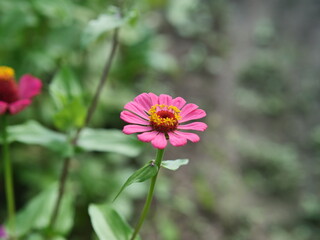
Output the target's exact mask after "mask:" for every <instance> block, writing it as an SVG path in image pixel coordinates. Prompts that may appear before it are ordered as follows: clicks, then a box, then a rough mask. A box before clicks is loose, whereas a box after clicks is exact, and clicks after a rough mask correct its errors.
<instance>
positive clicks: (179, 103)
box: [172, 97, 186, 109]
mask: <svg viewBox="0 0 320 240" xmlns="http://www.w3.org/2000/svg"><path fill="white" fill-rule="evenodd" d="M185 104H186V100H184V99H183V98H182V97H177V98H175V99H173V100H172V105H173V106H176V107H177V108H179V109H181V108H182V107H183V106H184V105H185Z"/></svg>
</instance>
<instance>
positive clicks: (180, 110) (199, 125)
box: [120, 93, 207, 149]
mask: <svg viewBox="0 0 320 240" xmlns="http://www.w3.org/2000/svg"><path fill="white" fill-rule="evenodd" d="M124 109H125V110H124V111H122V112H121V115H120V117H121V119H122V120H124V121H126V122H128V123H131V124H130V125H126V126H125V127H124V128H123V132H124V133H125V134H132V133H140V134H139V135H138V139H139V140H141V141H143V142H151V144H152V145H153V146H154V147H155V148H159V149H164V148H165V147H166V146H167V140H169V142H170V143H171V144H172V145H173V146H176V147H178V146H183V145H185V144H186V143H187V140H189V141H191V142H198V141H199V140H200V138H199V136H198V135H197V134H195V133H190V132H186V131H185V130H196V131H204V130H206V128H207V125H206V124H205V123H203V122H192V123H190V121H192V120H196V119H200V118H203V117H205V116H206V112H205V111H204V110H202V109H199V108H198V106H197V105H195V104H193V103H188V104H187V103H186V101H185V100H184V99H183V98H181V97H177V98H174V99H172V97H171V96H169V95H166V94H161V95H160V96H157V95H155V94H153V93H142V94H140V95H138V96H137V97H136V98H135V99H134V100H133V101H131V102H129V103H127V104H126V105H125V106H124Z"/></svg>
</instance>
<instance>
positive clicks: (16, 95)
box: [0, 66, 42, 115]
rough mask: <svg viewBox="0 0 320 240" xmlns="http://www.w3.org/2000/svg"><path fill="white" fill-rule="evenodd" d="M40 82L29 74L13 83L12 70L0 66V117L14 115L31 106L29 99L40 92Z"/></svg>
mask: <svg viewBox="0 0 320 240" xmlns="http://www.w3.org/2000/svg"><path fill="white" fill-rule="evenodd" d="M41 88H42V83H41V81H40V80H39V79H38V78H36V77H34V76H32V75H29V74H26V75H23V76H22V77H21V79H20V81H19V84H17V83H16V82H15V79H14V70H13V69H12V68H10V67H6V66H0V115H2V114H5V113H10V114H16V113H18V112H20V111H22V110H23V109H25V108H26V107H27V106H29V105H30V104H31V102H32V101H31V98H32V97H34V96H36V95H38V94H39V93H40V92H41Z"/></svg>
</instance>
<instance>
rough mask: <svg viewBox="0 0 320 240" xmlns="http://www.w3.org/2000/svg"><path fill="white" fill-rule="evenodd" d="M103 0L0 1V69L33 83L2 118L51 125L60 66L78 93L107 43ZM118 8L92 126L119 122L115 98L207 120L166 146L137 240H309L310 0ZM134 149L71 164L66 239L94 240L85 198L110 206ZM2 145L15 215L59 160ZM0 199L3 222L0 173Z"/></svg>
mask: <svg viewBox="0 0 320 240" xmlns="http://www.w3.org/2000/svg"><path fill="white" fill-rule="evenodd" d="M114 4H116V3H115V2H112V1H102V0H90V1H89V0H83V1H80V0H73V1H63V0H55V1H50V0H30V1H25V0H1V1H0V46H1V47H0V65H7V66H11V67H13V68H14V69H15V70H16V75H17V78H19V77H20V76H21V75H22V74H24V73H32V74H33V75H35V76H37V77H39V78H41V79H42V80H43V81H44V85H45V86H44V91H43V94H42V95H41V96H38V97H37V98H36V100H35V104H34V105H33V107H32V108H29V109H27V110H26V111H24V112H23V113H21V114H19V115H16V116H14V117H12V118H11V119H10V122H11V124H21V123H23V122H25V121H26V120H27V119H35V120H37V121H39V122H40V123H41V124H43V125H45V126H47V127H48V128H50V129H52V130H56V131H58V130H59V128H58V127H57V126H58V125H59V124H57V123H55V122H54V121H53V119H54V117H53V116H54V114H55V111H56V110H55V107H54V104H53V100H52V98H51V97H50V94H49V84H50V83H51V82H52V80H53V79H54V77H55V76H56V74H57V72H59V69H61V68H65V67H68V68H69V69H71V71H72V73H73V74H74V76H75V77H76V78H77V79H78V81H79V83H80V84H81V86H82V88H83V90H85V97H86V99H90V98H91V96H92V94H93V92H94V90H95V86H96V85H97V82H98V80H99V78H100V76H101V74H102V69H103V66H104V64H105V61H106V58H107V54H108V51H109V48H110V44H111V32H105V33H101V32H99V31H98V30H99V16H100V14H105V13H106V12H107V11H108V9H109V7H110V6H111V5H114ZM123 11H125V12H126V11H131V14H132V16H131V18H130V19H131V20H130V21H129V23H128V24H126V25H125V26H122V27H121V30H120V39H119V41H120V45H119V48H118V51H117V56H116V59H115V62H114V64H113V69H112V72H111V75H110V79H109V80H108V83H107V85H106V86H105V88H104V89H103V95H102V97H101V101H100V104H99V106H98V109H97V111H96V112H95V115H94V118H93V121H92V123H91V127H98V128H104V129H122V127H123V126H124V122H122V121H121V120H120V119H119V114H120V112H121V110H122V108H123V105H124V104H125V103H126V102H128V101H131V100H132V99H133V98H134V97H135V96H136V95H138V94H140V93H142V92H154V93H156V94H160V93H167V94H170V95H172V96H175V97H176V96H181V97H183V98H185V99H186V100H187V101H188V102H192V103H195V104H197V105H199V106H200V107H201V108H202V109H205V110H206V111H207V117H206V118H205V119H204V121H205V122H206V123H207V124H208V126H209V127H208V130H207V131H206V132H204V133H201V134H200V136H201V141H200V143H197V144H192V143H188V144H187V145H186V146H183V147H180V148H174V147H168V148H167V150H166V153H165V158H166V159H176V158H189V159H190V163H189V165H187V166H184V167H182V168H181V169H179V170H178V171H177V172H170V171H168V170H165V169H163V170H161V175H160V178H159V181H158V185H157V193H156V198H155V201H154V205H153V208H152V211H151V213H150V214H149V221H147V222H146V223H145V225H144V227H143V229H142V233H141V234H142V237H143V239H148V240H180V239H181V240H195V239H199V240H208V239H213V240H215V239H219V240H316V239H319V236H320V190H319V189H320V188H319V186H320V167H319V164H320V161H319V154H320V151H319V150H320V114H319V111H318V109H319V101H320V84H319V77H320V71H319V64H320V44H319V43H320V28H319V23H320V2H319V1H318V0H268V1H264V0H165V1H160V0H143V1H139V3H135V2H134V1H126V2H125V3H124V5H123ZM93 19H98V20H96V22H95V23H96V25H98V26H96V25H94V26H96V27H97V28H98V30H97V32H95V29H94V28H92V26H93V25H92V21H91V20H93ZM100 20H101V19H100ZM90 21H91V22H90ZM101 24H102V25H103V24H104V23H103V22H102V23H101ZM60 130H61V129H60ZM137 144H138V145H139V151H137V152H135V153H133V154H131V155H130V154H125V155H123V154H117V153H98V152H93V153H83V154H79V155H78V156H77V158H76V159H75V160H73V162H72V167H71V175H70V184H71V185H70V188H69V191H72V192H73V194H74V195H75V201H74V206H75V208H76V210H75V211H74V213H73V216H74V217H73V218H72V219H73V221H74V222H73V224H71V227H70V229H69V230H68V233H67V238H66V239H71V240H87V239H96V238H95V236H94V233H93V230H92V227H91V224H90V219H89V216H88V213H87V207H88V204H90V203H104V202H108V201H110V200H111V199H112V198H113V197H114V196H115V194H116V192H117V190H118V189H119V188H120V186H121V185H122V183H123V182H124V181H125V179H126V178H127V177H128V176H129V175H130V174H131V173H132V172H133V171H134V170H136V169H138V168H140V167H141V166H142V165H143V164H144V163H145V162H147V161H149V160H150V159H152V158H153V156H154V153H155V150H154V149H153V148H152V147H151V145H150V144H139V143H137ZM11 148H12V158H13V161H14V169H15V176H14V177H15V183H16V195H17V208H18V209H22V208H23V207H24V206H25V204H26V202H27V201H28V200H30V199H31V198H32V197H34V196H35V195H37V194H38V193H39V192H41V191H42V190H44V189H46V188H48V187H49V186H51V185H52V184H53V183H54V182H55V181H56V179H57V177H58V176H59V171H60V169H61V167H62V159H61V158H60V157H59V156H57V154H55V153H54V152H51V151H48V150H47V149H44V148H42V147H40V146H36V145H23V144H19V143H15V144H13V145H12V146H11ZM124 151H125V150H124ZM128 155H129V156H128ZM146 191H147V184H145V183H143V184H135V185H133V186H130V187H129V188H128V189H126V190H125V192H124V193H123V194H122V195H121V197H120V198H119V199H118V200H117V202H116V206H117V209H118V210H119V211H120V212H121V213H122V214H123V215H124V216H125V217H126V219H128V221H129V223H130V224H131V225H135V222H136V219H137V217H138V215H139V211H140V210H141V208H142V206H143V203H144V197H145V194H146ZM0 196H1V198H0V206H1V208H0V217H1V218H0V220H1V222H2V221H3V219H4V217H5V207H4V206H5V201H4V196H3V184H2V180H1V187H0ZM72 225H73V227H72Z"/></svg>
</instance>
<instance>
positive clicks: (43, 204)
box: [16, 186, 74, 236]
mask: <svg viewBox="0 0 320 240" xmlns="http://www.w3.org/2000/svg"><path fill="white" fill-rule="evenodd" d="M57 192H58V187H57V186H54V187H51V188H49V189H46V190H45V191H43V192H41V193H40V194H39V195H37V196H36V197H35V198H33V199H31V200H30V202H28V203H27V205H26V206H25V207H24V208H23V209H22V210H21V211H20V212H19V213H18V214H17V219H16V233H17V235H18V236H23V235H24V234H26V233H28V232H30V231H31V230H44V229H46V228H47V227H48V224H49V221H50V217H51V213H52V210H53V207H54V203H55V201H56V198H57ZM73 217H74V196H73V194H72V191H66V193H65V195H64V197H63V199H62V202H61V208H60V211H59V214H58V218H57V221H56V225H55V229H54V230H55V232H57V233H59V234H62V235H65V234H66V233H68V232H69V231H70V229H71V227H72V226H73Z"/></svg>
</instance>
